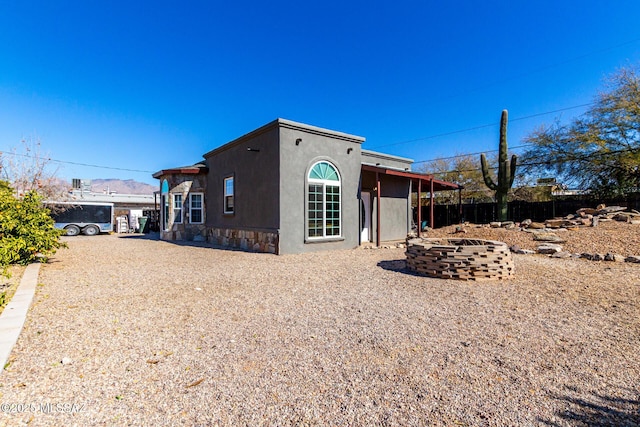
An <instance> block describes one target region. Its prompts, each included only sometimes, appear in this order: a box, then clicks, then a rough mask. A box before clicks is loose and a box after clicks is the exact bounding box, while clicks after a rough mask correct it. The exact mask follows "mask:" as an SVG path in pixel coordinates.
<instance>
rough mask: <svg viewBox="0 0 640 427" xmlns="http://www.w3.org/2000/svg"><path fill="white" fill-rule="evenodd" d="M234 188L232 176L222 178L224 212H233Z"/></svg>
mask: <svg viewBox="0 0 640 427" xmlns="http://www.w3.org/2000/svg"><path fill="white" fill-rule="evenodd" d="M233 193H234V188H233V177H232V176H230V177H228V178H225V179H224V213H226V214H232V213H233V212H234V199H233V196H234V194H233Z"/></svg>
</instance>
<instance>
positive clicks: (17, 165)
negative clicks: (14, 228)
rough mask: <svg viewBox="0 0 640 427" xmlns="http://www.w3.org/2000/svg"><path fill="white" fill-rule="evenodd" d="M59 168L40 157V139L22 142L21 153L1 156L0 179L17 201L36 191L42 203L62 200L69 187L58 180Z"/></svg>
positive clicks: (15, 150) (65, 197)
mask: <svg viewBox="0 0 640 427" xmlns="http://www.w3.org/2000/svg"><path fill="white" fill-rule="evenodd" d="M58 171H59V167H58V166H56V165H55V164H54V162H53V161H52V160H51V158H50V157H49V156H48V155H44V154H43V153H42V145H41V143H40V139H39V138H31V137H30V138H26V139H23V140H22V141H21V150H18V148H13V149H12V150H11V151H10V152H7V153H0V179H1V180H4V181H7V182H8V183H9V185H10V186H11V188H13V189H14V191H15V193H16V195H17V196H18V197H22V196H24V195H25V194H27V193H28V192H29V191H32V190H33V191H36V192H37V193H38V194H39V195H40V196H42V198H43V199H44V200H57V201H61V200H65V199H67V198H68V193H69V184H68V183H67V182H65V181H64V180H62V179H59V178H58V177H57V174H58Z"/></svg>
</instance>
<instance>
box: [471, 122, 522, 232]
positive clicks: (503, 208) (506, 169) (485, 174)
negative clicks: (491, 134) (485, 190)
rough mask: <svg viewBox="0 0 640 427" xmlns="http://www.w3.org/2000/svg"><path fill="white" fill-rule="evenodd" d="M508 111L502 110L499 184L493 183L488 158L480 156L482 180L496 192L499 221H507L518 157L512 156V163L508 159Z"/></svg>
mask: <svg viewBox="0 0 640 427" xmlns="http://www.w3.org/2000/svg"><path fill="white" fill-rule="evenodd" d="M507 120H508V113H507V110H502V117H501V118H500V150H499V154H498V178H497V183H495V182H493V180H492V179H491V175H490V174H489V166H488V164H487V158H486V157H485V155H484V154H481V155H480V163H481V164H482V178H483V179H484V183H485V184H486V185H487V187H489V188H490V189H491V190H493V191H495V192H496V202H497V203H498V220H500V221H505V220H506V219H507V194H508V193H509V189H510V188H511V186H512V185H513V179H514V178H515V176H516V162H517V160H518V156H516V155H515V154H514V155H513V156H511V161H509V160H508V159H507Z"/></svg>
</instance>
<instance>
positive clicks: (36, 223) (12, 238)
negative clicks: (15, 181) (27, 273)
mask: <svg viewBox="0 0 640 427" xmlns="http://www.w3.org/2000/svg"><path fill="white" fill-rule="evenodd" d="M63 233H64V231H62V230H58V229H56V228H55V227H54V222H53V219H52V218H51V216H50V215H49V210H48V209H47V208H45V207H44V206H43V204H42V198H41V197H40V196H39V195H38V194H37V193H36V192H35V191H30V192H28V193H27V194H25V195H23V196H22V197H16V196H15V195H14V192H13V189H11V187H9V185H8V184H7V183H6V182H0V269H1V270H2V271H1V272H2V274H6V272H7V266H9V265H11V264H29V263H31V262H34V261H46V259H47V257H48V256H49V255H52V254H54V253H55V251H56V249H58V248H60V247H61V246H64V244H63V243H61V242H60V240H59V237H60V236H61V235H62V234H63Z"/></svg>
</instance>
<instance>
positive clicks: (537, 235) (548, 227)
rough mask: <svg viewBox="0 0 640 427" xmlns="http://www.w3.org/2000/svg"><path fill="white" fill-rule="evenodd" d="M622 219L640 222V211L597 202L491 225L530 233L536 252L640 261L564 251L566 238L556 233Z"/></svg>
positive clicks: (515, 248) (515, 249) (514, 248)
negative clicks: (550, 215) (546, 215)
mask: <svg viewBox="0 0 640 427" xmlns="http://www.w3.org/2000/svg"><path fill="white" fill-rule="evenodd" d="M609 221H619V222H625V223H630V224H637V225H640V212H638V211H637V210H635V209H630V210H627V208H626V207H623V206H605V205H604V204H601V205H598V206H597V207H596V208H581V209H578V210H577V211H576V213H575V214H571V215H567V216H565V217H562V218H553V219H548V220H546V221H544V222H534V221H532V220H530V219H525V220H524V221H522V222H520V223H514V222H512V221H506V222H502V223H501V222H492V223H490V224H489V227H492V228H506V229H516V230H520V231H524V232H528V233H531V235H532V237H533V240H535V241H539V242H540V245H539V246H538V249H537V253H540V254H547V255H549V256H551V257H554V258H583V259H587V260H590V261H612V262H633V263H640V256H627V257H625V256H623V255H620V254H615V253H604V254H599V253H593V254H592V253H569V252H566V251H564V250H563V248H562V246H561V243H565V239H564V238H563V237H561V236H560V235H558V234H557V233H562V232H566V231H568V230H575V229H577V228H580V227H597V226H598V224H599V223H601V222H609ZM510 249H511V252H513V253H516V254H530V253H535V252H536V251H531V250H526V249H521V248H520V247H518V246H511V247H510Z"/></svg>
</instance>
